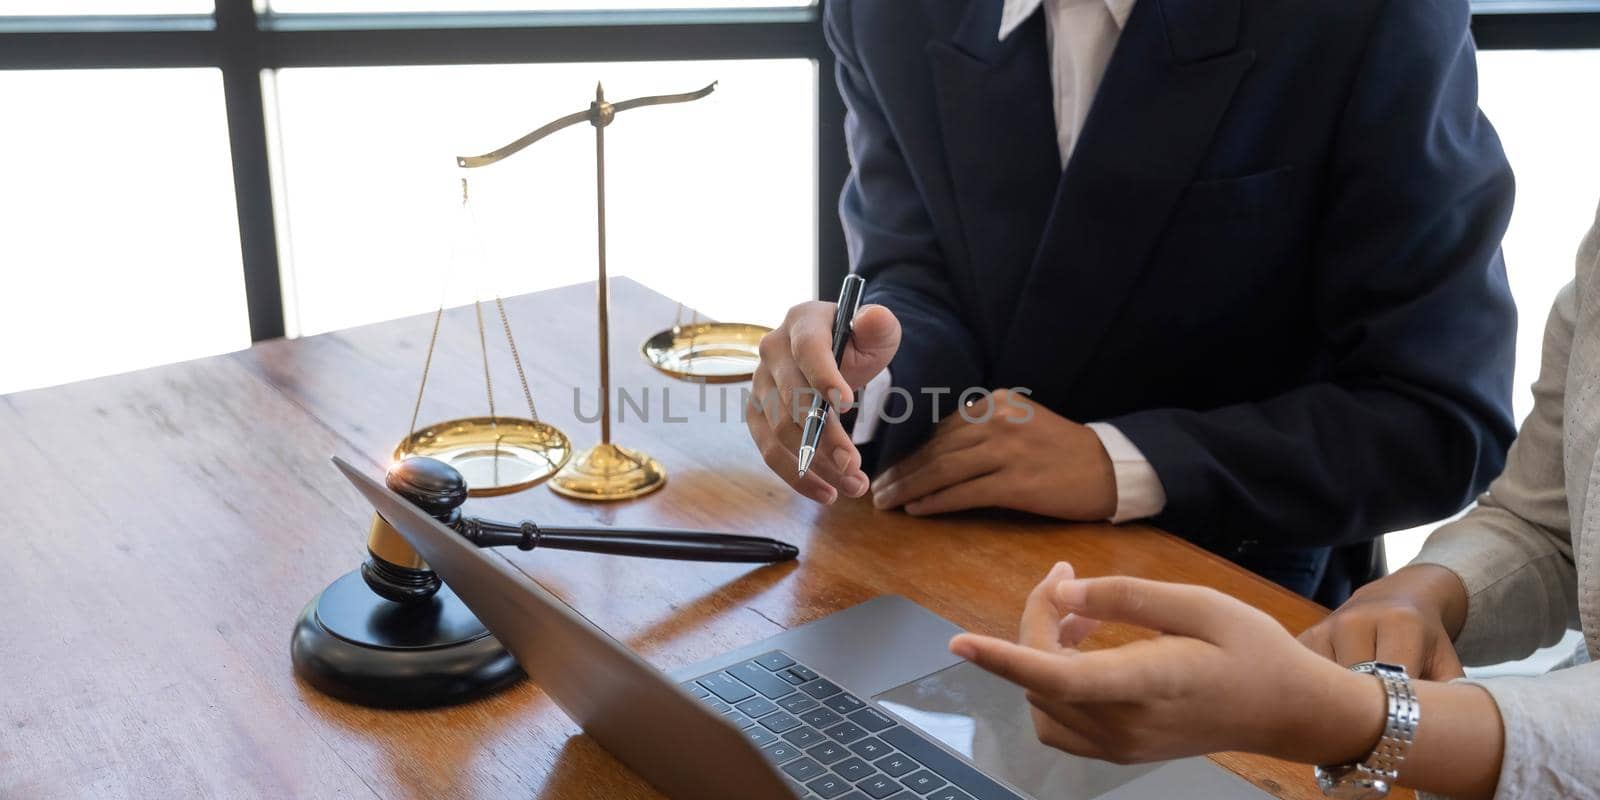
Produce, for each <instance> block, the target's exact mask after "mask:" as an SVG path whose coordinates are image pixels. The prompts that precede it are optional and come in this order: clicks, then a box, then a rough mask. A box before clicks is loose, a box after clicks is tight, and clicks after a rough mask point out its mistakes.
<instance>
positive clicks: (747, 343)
mask: <svg viewBox="0 0 1600 800" xmlns="http://www.w3.org/2000/svg"><path fill="white" fill-rule="evenodd" d="M771 332H772V329H771V328H767V327H764V326H761V325H746V324H744V323H739V322H698V323H695V324H693V325H674V326H673V327H671V328H668V329H666V330H664V331H662V332H660V333H658V334H656V335H654V336H652V337H650V338H649V339H646V340H645V343H644V347H642V348H640V353H641V354H643V355H644V360H645V361H648V362H650V366H652V367H655V368H656V369H658V370H660V371H661V372H663V373H665V374H667V375H671V376H672V377H674V378H677V379H679V380H684V381H689V382H690V383H738V382H739V381H747V380H750V376H752V375H754V374H755V371H756V366H757V365H758V364H760V363H761V353H760V350H759V346H760V344H761V337H763V336H766V335H767V334H768V333H771Z"/></svg>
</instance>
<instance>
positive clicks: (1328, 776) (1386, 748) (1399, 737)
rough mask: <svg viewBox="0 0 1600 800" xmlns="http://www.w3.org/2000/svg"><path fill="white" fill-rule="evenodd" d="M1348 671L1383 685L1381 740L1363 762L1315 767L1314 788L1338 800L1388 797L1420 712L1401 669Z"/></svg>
mask: <svg viewBox="0 0 1600 800" xmlns="http://www.w3.org/2000/svg"><path fill="white" fill-rule="evenodd" d="M1350 669H1352V670H1355V671H1356V672H1365V673H1367V674H1368V675H1376V676H1378V680H1380V681H1382V682H1383V694H1384V697H1385V698H1387V701H1388V708H1387V713H1386V716H1385V718H1384V723H1383V738H1381V739H1379V740H1378V745H1377V747H1374V748H1373V749H1372V755H1369V756H1367V760H1366V761H1362V762H1360V763H1351V764H1340V765H1338V766H1332V767H1317V768H1316V775H1317V786H1319V787H1321V788H1322V793H1323V794H1325V795H1327V796H1328V797H1334V798H1338V800H1378V798H1382V797H1387V796H1388V795H1389V788H1390V787H1391V786H1393V785H1394V782H1395V779H1396V778H1398V777H1399V775H1400V764H1401V762H1403V761H1405V760H1406V753H1408V752H1410V751H1411V743H1412V742H1414V741H1416V738H1417V721H1418V720H1419V719H1421V717H1422V714H1421V709H1420V708H1418V706H1417V694H1416V692H1415V691H1414V690H1413V689H1412V688H1411V677H1410V676H1408V675H1406V668H1405V667H1399V666H1395V665H1394V664H1385V663H1383V662H1381V661H1366V662H1363V663H1360V664H1357V665H1355V666H1353V667H1351V668H1350Z"/></svg>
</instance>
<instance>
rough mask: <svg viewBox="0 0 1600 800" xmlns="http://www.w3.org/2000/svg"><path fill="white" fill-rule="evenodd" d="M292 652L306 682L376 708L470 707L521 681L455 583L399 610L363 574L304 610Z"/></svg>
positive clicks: (325, 593) (335, 585) (349, 575)
mask: <svg viewBox="0 0 1600 800" xmlns="http://www.w3.org/2000/svg"><path fill="white" fill-rule="evenodd" d="M289 652H290V656H291V659H292V660H293V662H294V671H295V673H296V674H297V675H299V676H300V677H301V678H303V679H305V681H306V682H307V683H309V684H311V685H312V686H314V687H316V688H317V689H318V690H320V691H322V692H324V693H326V694H329V695H332V696H334V697H337V698H339V699H340V700H345V701H348V702H351V703H356V704H358V705H363V706H373V707H377V708H428V707H432V706H442V705H450V704H453V703H464V702H466V701H468V700H474V699H477V698H479V697H482V696H484V695H487V694H491V693H493V692H496V691H499V690H500V689H503V688H505V687H506V686H509V685H510V684H512V683H515V682H516V681H517V679H519V678H521V677H522V675H523V672H522V667H521V666H520V665H518V664H517V660H516V658H514V657H513V656H512V655H511V653H510V652H509V651H507V650H506V649H505V647H504V646H502V645H501V644H500V641H499V640H498V639H495V638H494V637H493V636H491V635H489V631H488V630H487V629H485V628H484V627H483V623H481V622H479V621H478V618H477V617H475V616H473V614H472V611H471V610H470V609H468V608H467V606H466V604H465V603H462V602H461V598H459V597H457V596H456V594H455V592H452V591H451V590H450V587H449V585H446V586H444V587H443V588H441V589H440V590H439V593H438V594H435V595H434V596H433V597H432V598H430V599H429V600H428V601H426V602H421V603H416V604H413V605H401V604H399V603H393V602H390V601H388V600H385V599H383V598H382V597H379V596H378V595H376V594H373V592H372V590H371V589H369V588H367V584H366V581H364V580H362V578H361V572H360V571H359V570H356V571H352V572H348V573H345V575H344V576H343V577H341V578H339V579H338V580H336V581H334V582H333V583H332V584H330V585H329V586H328V588H326V589H323V590H322V593H321V594H318V595H317V596H316V597H313V598H312V599H311V602H310V603H308V604H306V608H305V610H304V611H302V612H301V613H300V619H299V621H297V622H296V623H295V626H294V637H293V638H292V639H291V640H290V647H289Z"/></svg>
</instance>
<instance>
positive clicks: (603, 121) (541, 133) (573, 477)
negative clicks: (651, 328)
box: [456, 83, 717, 500]
mask: <svg viewBox="0 0 1600 800" xmlns="http://www.w3.org/2000/svg"><path fill="white" fill-rule="evenodd" d="M716 88H717V85H716V84H715V83H712V84H711V85H710V86H707V87H705V88H704V89H700V90H699V91H695V92H687V93H685V94H669V95H655V96H651V97H636V98H634V99H632V100H624V101H622V102H620V103H609V102H606V95H605V88H604V87H602V86H601V85H599V84H596V85H595V88H594V102H592V103H590V104H589V108H588V109H586V110H583V111H576V112H573V113H571V114H568V115H566V116H564V117H561V118H560V119H556V120H554V121H552V122H549V123H547V124H545V125H543V126H541V127H539V128H537V129H535V130H534V131H533V132H531V133H529V134H527V135H526V136H523V137H522V138H520V139H517V140H516V141H514V142H512V143H510V144H508V145H506V146H505V147H502V148H500V149H498V150H495V151H493V152H490V153H486V154H484V155H481V156H462V157H459V158H457V159H456V165H457V166H459V167H461V168H463V169H475V168H478V167H485V166H488V165H490V164H494V163H497V162H499V161H502V160H504V159H506V158H508V157H510V156H512V155H515V154H516V153H518V152H520V151H521V150H522V149H523V148H525V147H527V146H528V145H531V144H533V143H534V142H537V141H539V140H540V139H543V138H545V137H546V136H549V135H550V134H552V133H555V132H556V131H559V130H561V129H563V128H567V127H570V126H572V125H576V124H578V123H580V122H588V123H589V124H590V125H593V126H594V155H595V159H594V164H595V205H596V220H597V226H596V227H597V231H598V235H599V239H598V241H599V280H598V282H597V284H596V292H595V300H596V309H597V314H596V317H597V321H598V326H599V339H600V443H599V444H596V445H595V446H594V447H591V448H589V449H588V450H585V451H583V452H581V453H578V454H577V455H576V456H574V457H573V458H572V460H571V461H570V462H568V464H567V465H566V467H564V468H563V469H562V470H561V471H560V472H558V473H556V475H555V477H554V478H551V479H550V488H551V489H552V490H554V491H555V492H556V493H557V494H561V495H565V496H567V497H571V498H574V499H577V500H626V499H628V498H632V497H639V496H641V495H646V494H649V493H651V492H653V491H655V490H657V489H660V488H661V487H662V486H664V485H666V482H667V471H666V469H665V468H664V467H662V466H661V463H660V462H658V461H656V460H655V459H654V458H651V457H650V456H649V455H648V454H647V453H644V452H641V451H638V450H631V449H629V448H626V447H622V446H620V445H617V444H613V443H612V441H611V301H610V285H609V282H608V280H607V275H606V127H607V126H608V125H610V124H611V123H612V121H614V120H615V119H616V116H617V114H619V113H621V112H623V111H627V110H629V109H632V108H639V107H641V106H655V105H665V104H668V103H687V102H690V101H693V100H699V99H700V98H702V97H705V96H706V95H709V94H711V92H712V91H713V90H715V89H716Z"/></svg>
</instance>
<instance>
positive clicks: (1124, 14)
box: [1000, 0, 1137, 40]
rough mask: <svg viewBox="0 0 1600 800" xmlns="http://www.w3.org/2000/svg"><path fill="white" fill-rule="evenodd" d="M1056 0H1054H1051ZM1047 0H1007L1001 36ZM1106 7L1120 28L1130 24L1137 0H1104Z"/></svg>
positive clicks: (1018, 25) (1006, 33)
mask: <svg viewBox="0 0 1600 800" xmlns="http://www.w3.org/2000/svg"><path fill="white" fill-rule="evenodd" d="M1051 1H1052V2H1054V0H1051ZM1044 2H1045V0H1005V5H1003V6H1002V7H1001V8H1000V38H1001V39H1002V40H1004V39H1005V38H1006V37H1007V36H1010V35H1011V32H1012V31H1014V30H1016V29H1017V28H1018V27H1020V26H1021V25H1022V23H1023V22H1026V21H1027V19H1028V17H1030V16H1033V12H1035V11H1038V10H1039V6H1041V5H1043V4H1044ZM1103 2H1104V3H1105V4H1106V8H1107V9H1108V10H1110V11H1111V18H1112V19H1114V20H1116V21H1117V28H1118V29H1119V30H1120V29H1122V28H1123V27H1125V26H1127V24H1128V15H1130V14H1132V13H1133V4H1134V3H1135V2H1137V0H1103Z"/></svg>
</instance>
